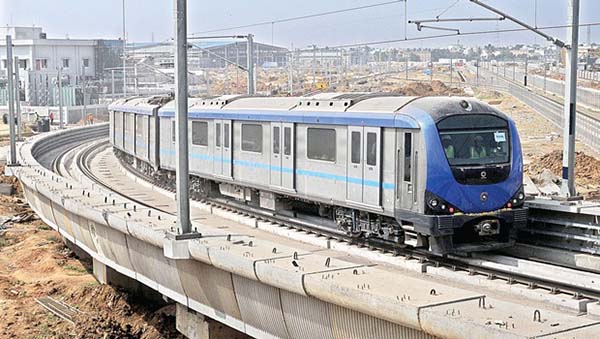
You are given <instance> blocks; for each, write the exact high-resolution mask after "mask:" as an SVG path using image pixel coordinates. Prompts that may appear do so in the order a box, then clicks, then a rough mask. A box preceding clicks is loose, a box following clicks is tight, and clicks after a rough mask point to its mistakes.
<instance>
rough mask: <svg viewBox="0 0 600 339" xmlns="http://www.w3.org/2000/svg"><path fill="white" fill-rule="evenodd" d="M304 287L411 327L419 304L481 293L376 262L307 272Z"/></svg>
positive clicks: (415, 324)
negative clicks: (391, 268) (385, 266)
mask: <svg viewBox="0 0 600 339" xmlns="http://www.w3.org/2000/svg"><path fill="white" fill-rule="evenodd" d="M304 289H305V291H306V293H307V294H308V295H310V296H313V297H316V298H318V299H321V300H325V301H329V302H331V303H334V304H336V305H340V306H345V307H348V306H350V305H357V302H358V304H359V305H364V306H363V307H362V308H361V309H357V310H358V311H361V312H364V313H367V314H370V315H374V316H377V317H378V318H382V319H386V320H388V321H392V322H396V323H399V324H405V325H407V326H410V327H413V328H419V326H420V325H419V310H420V309H422V308H426V307H432V306H435V305H440V304H448V303H454V302H458V301H462V300H471V299H477V300H478V299H480V298H482V297H484V295H483V294H480V293H476V292H473V291H469V290H466V289H460V288H455V287H451V286H448V285H444V284H442V283H439V282H435V281H431V280H426V279H420V278H416V277H413V276H411V275H410V273H409V272H400V271H398V270H393V271H391V270H389V269H384V268H382V267H380V266H377V267H363V268H359V269H340V270H337V271H335V272H332V273H326V274H309V275H306V276H305V277H304ZM390 301H393V302H390Z"/></svg>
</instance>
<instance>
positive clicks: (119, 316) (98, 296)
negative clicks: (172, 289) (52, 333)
mask: <svg viewBox="0 0 600 339" xmlns="http://www.w3.org/2000/svg"><path fill="white" fill-rule="evenodd" d="M67 299H68V300H69V301H70V303H72V304H77V305H79V307H80V310H81V311H83V313H81V314H80V315H79V316H78V317H77V319H76V325H77V326H76V330H75V337H76V338H98V337H105V338H106V337H108V338H142V339H143V338H148V339H150V338H183V336H182V335H181V334H179V332H177V330H176V329H175V327H174V326H173V324H174V323H175V305H168V306H165V307H160V306H158V307H154V308H153V307H152V306H151V305H152V303H150V302H148V303H140V299H139V297H134V296H132V295H130V294H127V293H124V292H122V291H119V290H116V289H115V288H113V287H112V286H108V285H99V286H85V287H84V288H82V289H79V290H77V291H75V292H73V293H72V294H71V295H69V296H68V298H67ZM90 315H91V316H90Z"/></svg>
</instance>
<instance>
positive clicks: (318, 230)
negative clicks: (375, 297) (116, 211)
mask: <svg viewBox="0 0 600 339" xmlns="http://www.w3.org/2000/svg"><path fill="white" fill-rule="evenodd" d="M107 147H110V145H109V144H108V141H104V142H95V143H92V144H90V145H89V146H88V147H87V148H83V149H82V151H81V152H79V153H78V156H77V159H76V161H75V162H74V163H75V164H76V166H78V167H79V169H80V170H81V171H82V172H83V173H85V175H86V176H87V177H89V178H90V179H91V180H93V181H94V182H96V183H97V184H99V185H101V186H103V187H105V188H107V189H109V190H112V191H115V192H117V193H119V194H121V195H124V196H126V197H127V198H128V199H130V200H133V201H134V202H136V203H137V204H139V205H141V206H148V207H152V208H155V209H159V210H160V207H156V206H152V205H151V204H149V203H147V202H144V201H142V200H140V199H136V198H135V197H132V196H127V195H125V194H123V193H122V192H119V188H118V187H115V185H114V184H112V185H111V183H110V182H107V181H106V180H105V179H103V178H100V177H99V176H97V175H95V174H94V173H95V171H94V169H93V168H90V164H91V163H92V161H91V160H92V158H93V157H94V156H96V155H97V154H98V153H99V152H101V151H104V150H106V148H107ZM120 162H121V166H123V167H124V168H125V170H126V171H129V172H130V173H132V174H134V175H135V176H137V177H139V178H141V179H142V180H144V181H147V182H148V183H150V184H152V185H155V186H158V187H160V188H162V189H164V190H166V191H170V192H173V190H172V189H171V187H169V186H168V185H165V184H164V183H156V182H154V180H153V178H151V177H149V176H147V175H144V174H142V173H140V172H139V171H137V170H136V169H135V168H134V167H133V166H131V165H129V164H128V163H127V162H125V161H122V160H121V161H120ZM199 202H201V203H204V204H208V205H210V206H212V207H213V208H220V209H224V210H228V211H234V212H236V213H238V214H243V215H246V216H251V217H253V218H256V219H258V220H261V221H268V222H271V223H273V224H276V225H278V226H281V227H285V228H293V229H296V230H301V231H304V232H308V233H315V234H319V235H321V236H326V237H328V238H331V239H337V240H339V241H344V242H347V243H349V244H352V245H355V246H357V247H367V248H368V249H369V250H378V251H381V252H391V253H394V255H396V256H402V257H404V258H405V259H417V260H418V261H419V262H422V263H427V264H429V265H431V266H434V267H446V268H450V269H451V270H452V271H459V272H467V273H468V274H469V275H471V276H474V279H476V278H477V277H485V278H486V279H490V280H503V281H505V282H506V283H507V284H511V285H512V284H520V285H525V286H528V287H529V288H532V289H540V290H545V291H547V292H548V293H552V294H557V293H561V294H564V295H568V296H569V297H570V298H577V299H590V300H598V299H600V285H598V284H596V283H595V280H599V281H600V279H595V278H594V276H595V273H590V272H582V271H579V270H576V269H573V268H565V267H559V266H558V265H556V266H555V267H554V269H555V270H557V271H558V272H560V274H558V275H552V274H548V275H544V274H540V273H539V270H540V269H548V264H541V263H538V262H535V261H531V260H522V259H519V258H515V257H510V256H502V255H487V254H486V255H481V256H478V255H476V256H475V258H461V257H438V256H434V255H431V254H430V253H428V252H427V251H425V250H420V249H412V248H396V247H392V246H390V244H387V243H383V242H377V241H373V240H371V239H356V238H352V237H349V236H347V235H346V234H345V233H343V232H340V231H337V230H332V229H330V228H327V227H324V226H322V225H319V224H317V223H314V222H311V221H310V220H307V219H305V218H301V217H288V216H282V215H277V214H274V213H272V212H270V211H265V210H262V209H260V208H255V207H250V206H247V205H244V204H240V203H237V202H233V201H228V200H226V199H212V200H201V201H199ZM163 211H164V210H163ZM164 212H165V213H169V214H172V215H173V213H171V212H168V211H164ZM365 250H366V249H365ZM515 265H516V266H524V267H525V266H527V267H529V268H527V269H519V267H515ZM532 267H533V269H531V268H532ZM550 268H551V269H552V267H550ZM594 279H595V280H594Z"/></svg>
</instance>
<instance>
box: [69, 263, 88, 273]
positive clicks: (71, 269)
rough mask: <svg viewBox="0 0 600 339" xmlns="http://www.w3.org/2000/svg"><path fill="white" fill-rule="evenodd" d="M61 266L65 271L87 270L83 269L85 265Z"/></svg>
mask: <svg viewBox="0 0 600 339" xmlns="http://www.w3.org/2000/svg"><path fill="white" fill-rule="evenodd" d="M63 268H64V269H65V270H67V271H73V272H77V273H87V270H86V269H85V267H78V266H73V265H65V266H63Z"/></svg>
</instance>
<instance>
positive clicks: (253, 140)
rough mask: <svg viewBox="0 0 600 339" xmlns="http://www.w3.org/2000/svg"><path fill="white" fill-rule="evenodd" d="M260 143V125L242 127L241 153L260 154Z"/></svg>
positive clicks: (261, 136)
mask: <svg viewBox="0 0 600 339" xmlns="http://www.w3.org/2000/svg"><path fill="white" fill-rule="evenodd" d="M262 142H263V132H262V125H256V124H243V125H242V151H247V152H256V153H261V152H262Z"/></svg>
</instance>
